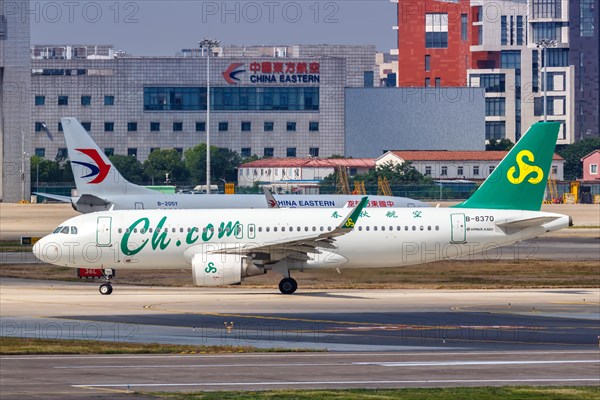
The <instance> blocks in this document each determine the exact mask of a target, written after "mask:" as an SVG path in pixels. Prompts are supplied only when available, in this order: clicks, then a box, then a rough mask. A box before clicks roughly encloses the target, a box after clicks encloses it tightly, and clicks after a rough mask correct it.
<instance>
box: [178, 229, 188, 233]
mask: <svg viewBox="0 0 600 400" xmlns="http://www.w3.org/2000/svg"><path fill="white" fill-rule="evenodd" d="M189 230H190V228H188V231H189ZM179 233H183V228H179Z"/></svg>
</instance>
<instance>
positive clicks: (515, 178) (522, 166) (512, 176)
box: [506, 150, 544, 185]
mask: <svg viewBox="0 0 600 400" xmlns="http://www.w3.org/2000/svg"><path fill="white" fill-rule="evenodd" d="M524 159H527V161H528V162H530V163H533V162H534V161H535V157H534V156H533V153H532V152H530V151H529V150H523V151H520V152H519V154H517V160H516V161H517V166H518V167H519V173H518V174H516V172H517V167H516V166H512V167H510V168H509V170H508V173H507V174H506V178H507V179H508V181H509V182H510V183H512V184H513V185H519V184H521V183H523V181H525V179H527V177H528V176H530V175H531V174H535V176H531V177H530V178H529V179H527V182H529V183H531V184H532V185H537V184H538V183H540V182H541V181H542V179H544V172H543V171H542V169H541V168H540V167H538V166H537V165H533V164H528V163H527V162H525V161H524Z"/></svg>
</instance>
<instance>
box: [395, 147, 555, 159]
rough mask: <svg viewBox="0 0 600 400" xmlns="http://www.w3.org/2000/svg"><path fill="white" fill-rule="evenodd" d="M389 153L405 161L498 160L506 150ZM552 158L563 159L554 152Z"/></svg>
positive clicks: (401, 151)
mask: <svg viewBox="0 0 600 400" xmlns="http://www.w3.org/2000/svg"><path fill="white" fill-rule="evenodd" d="M390 153H392V154H394V155H395V156H397V157H399V158H401V159H403V160H405V161H500V160H502V159H503V158H504V157H505V156H506V154H507V153H508V151H476V150H472V151H448V150H408V151H404V150H397V151H391V152H390ZM552 159H553V160H563V158H562V157H561V156H559V155H558V154H556V153H554V156H553V157H552Z"/></svg>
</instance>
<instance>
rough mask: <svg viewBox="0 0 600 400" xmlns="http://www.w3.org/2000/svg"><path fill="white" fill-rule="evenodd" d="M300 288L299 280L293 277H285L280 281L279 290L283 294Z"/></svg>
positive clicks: (291, 292)
mask: <svg viewBox="0 0 600 400" xmlns="http://www.w3.org/2000/svg"><path fill="white" fill-rule="evenodd" d="M296 289H298V282H296V280H295V279H293V278H283V279H282V280H281V282H279V290H280V291H281V293H283V294H293V293H294V292H295V291H296Z"/></svg>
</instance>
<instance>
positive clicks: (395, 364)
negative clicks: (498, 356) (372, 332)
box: [352, 360, 600, 367]
mask: <svg viewBox="0 0 600 400" xmlns="http://www.w3.org/2000/svg"><path fill="white" fill-rule="evenodd" d="M582 363H593V364H598V363H600V360H534V361H532V360H523V361H521V360H509V361H421V362H418V361H405V362H393V361H389V362H386V361H383V362H355V363H352V364H354V365H377V366H381V367H441V366H444V367H453V366H465V365H526V364H582Z"/></svg>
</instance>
